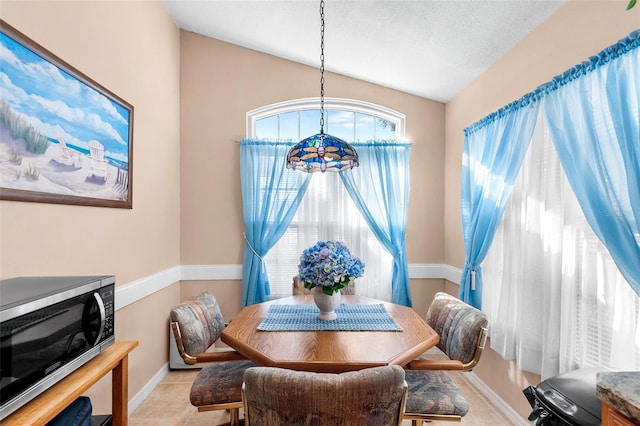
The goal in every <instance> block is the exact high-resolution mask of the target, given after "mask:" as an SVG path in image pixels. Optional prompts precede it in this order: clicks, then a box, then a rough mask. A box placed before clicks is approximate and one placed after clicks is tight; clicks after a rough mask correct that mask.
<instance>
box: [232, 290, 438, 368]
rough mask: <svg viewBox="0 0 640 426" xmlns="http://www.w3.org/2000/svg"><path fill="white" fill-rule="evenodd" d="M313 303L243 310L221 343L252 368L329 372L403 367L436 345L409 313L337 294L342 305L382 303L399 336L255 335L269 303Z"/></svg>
mask: <svg viewBox="0 0 640 426" xmlns="http://www.w3.org/2000/svg"><path fill="white" fill-rule="evenodd" d="M297 303H305V304H311V303H313V298H312V296H309V295H304V296H292V297H285V298H282V299H277V300H273V301H269V302H265V303H260V304H256V305H251V306H247V307H246V308H244V309H243V310H242V311H240V313H239V314H238V315H237V316H236V317H235V318H234V319H233V321H231V323H230V324H229V325H228V326H227V327H226V328H225V329H224V330H223V331H222V335H221V340H222V341H223V342H224V343H226V344H227V345H229V346H230V347H232V348H234V349H235V350H237V351H238V352H240V353H241V354H243V355H244V356H246V357H247V358H249V359H250V360H252V361H254V362H255V363H257V364H259V365H263V366H268V367H281V368H289V369H292V370H303V371H315V372H332V373H340V372H344V371H353V370H360V369H363V368H369V367H376V366H382V365H393V364H395V365H401V366H403V365H405V364H407V363H408V362H410V361H411V360H413V359H414V358H416V357H417V356H418V355H420V354H421V353H423V352H425V351H426V350H428V349H429V348H431V347H433V346H435V345H437V344H438V341H439V337H438V334H437V333H436V332H435V331H434V330H433V329H432V328H431V327H429V325H428V324H427V323H426V322H425V321H424V320H423V319H422V318H420V316H419V315H418V314H417V313H416V312H415V311H414V310H413V309H411V308H408V307H406V306H401V305H396V304H393V303H388V302H383V301H380V300H375V299H369V298H365V297H361V296H354V295H343V296H342V303H347V304H383V305H384V307H385V309H386V311H387V313H388V314H389V316H391V318H393V319H394V320H395V322H396V323H397V324H398V325H399V326H400V327H401V328H402V331H259V330H257V328H258V326H259V325H260V323H261V322H262V320H263V319H264V318H265V317H266V315H267V312H268V310H269V307H270V306H271V305H274V304H297Z"/></svg>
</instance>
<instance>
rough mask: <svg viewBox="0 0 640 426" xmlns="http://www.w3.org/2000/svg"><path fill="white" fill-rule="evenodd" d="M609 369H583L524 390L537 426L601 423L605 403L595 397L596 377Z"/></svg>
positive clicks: (580, 425) (532, 419) (530, 416)
mask: <svg viewBox="0 0 640 426" xmlns="http://www.w3.org/2000/svg"><path fill="white" fill-rule="evenodd" d="M606 371H612V370H610V369H607V368H597V367H593V368H583V369H579V370H574V371H570V372H568V373H564V374H560V375H558V376H555V377H551V378H548V379H546V380H544V381H542V382H540V383H539V384H538V385H537V386H529V387H528V388H526V389H524V390H523V391H522V392H523V393H524V394H525V396H526V397H527V400H528V401H529V404H530V405H531V407H532V408H533V411H532V412H531V414H530V415H529V421H532V422H533V424H534V425H536V426H557V425H562V426H564V425H570V426H599V425H600V424H601V417H602V413H601V412H602V402H601V401H600V399H599V398H598V397H597V396H596V376H597V374H598V373H600V372H606Z"/></svg>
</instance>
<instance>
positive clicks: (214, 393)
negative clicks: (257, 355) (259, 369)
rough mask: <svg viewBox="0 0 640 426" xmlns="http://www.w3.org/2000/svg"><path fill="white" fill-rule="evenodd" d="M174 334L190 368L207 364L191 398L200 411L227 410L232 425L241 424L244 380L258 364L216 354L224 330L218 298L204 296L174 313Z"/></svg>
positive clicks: (226, 353) (234, 354) (233, 355)
mask: <svg viewBox="0 0 640 426" xmlns="http://www.w3.org/2000/svg"><path fill="white" fill-rule="evenodd" d="M170 316H171V330H172V332H173V337H174V339H175V341H176V346H177V347H178V352H179V353H180V356H181V357H182V359H184V362H185V363H187V364H192V365H193V364H196V363H206V364H205V365H204V366H203V368H202V369H201V370H200V372H199V373H198V375H197V376H196V378H195V380H194V382H193V384H192V386H191V392H190V395H189V398H190V401H191V404H192V405H193V406H195V407H197V408H198V411H212V410H228V411H229V424H230V425H231V426H236V425H238V424H240V419H239V416H240V408H242V390H241V389H242V376H243V374H244V372H245V370H246V369H247V368H250V367H255V366H256V364H255V363H253V362H251V361H248V360H247V359H246V358H245V357H244V356H243V355H241V354H240V353H238V352H236V351H233V350H216V349H215V347H214V344H215V342H216V341H217V340H218V338H219V337H220V333H221V332H222V330H223V329H224V327H225V322H224V318H223V317H222V312H221V311H220V306H219V305H218V302H217V300H216V298H215V297H214V296H213V295H212V294H211V293H207V292H205V293H202V294H199V295H197V296H195V297H193V298H192V299H190V300H187V301H185V302H182V303H179V304H178V305H176V306H174V307H173V308H172V309H171V315H170Z"/></svg>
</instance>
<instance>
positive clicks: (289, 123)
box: [280, 111, 298, 140]
mask: <svg viewBox="0 0 640 426" xmlns="http://www.w3.org/2000/svg"><path fill="white" fill-rule="evenodd" d="M280 139H292V140H298V112H297V111H292V112H287V113H285V114H280Z"/></svg>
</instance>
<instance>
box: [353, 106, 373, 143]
mask: <svg viewBox="0 0 640 426" xmlns="http://www.w3.org/2000/svg"><path fill="white" fill-rule="evenodd" d="M374 127H375V120H374V118H373V116H372V115H369V114H362V113H359V112H357V113H356V139H357V140H360V141H366V140H370V139H373V138H374V134H373V129H374Z"/></svg>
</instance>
